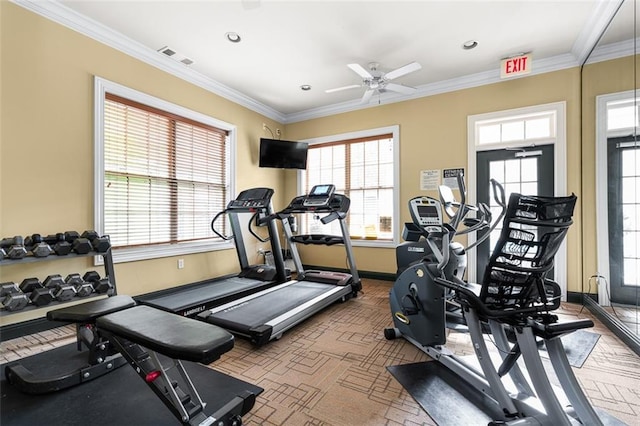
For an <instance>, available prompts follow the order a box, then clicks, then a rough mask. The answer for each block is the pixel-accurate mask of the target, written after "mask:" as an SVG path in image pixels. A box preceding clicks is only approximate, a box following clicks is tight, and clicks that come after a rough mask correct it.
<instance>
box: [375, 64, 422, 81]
mask: <svg viewBox="0 0 640 426" xmlns="http://www.w3.org/2000/svg"><path fill="white" fill-rule="evenodd" d="M419 69H422V65H420V64H419V63H417V62H411V63H410V64H407V65H405V66H403V67H400V68H397V69H395V70H393V71H389V72H388V73H386V74H385V75H384V79H385V80H393V79H394V78H398V77H402V76H403V75H407V74H409V73H411V72H414V71H418V70H419Z"/></svg>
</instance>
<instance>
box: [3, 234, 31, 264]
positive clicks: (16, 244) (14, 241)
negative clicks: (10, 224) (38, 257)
mask: <svg viewBox="0 0 640 426" xmlns="http://www.w3.org/2000/svg"><path fill="white" fill-rule="evenodd" d="M0 248H3V249H4V251H5V253H6V256H7V257H8V258H9V259H22V258H23V257H25V256H26V255H27V249H26V248H25V247H24V238H22V236H20V235H16V236H15V237H13V238H5V239H3V240H0Z"/></svg>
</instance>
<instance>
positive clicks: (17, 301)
mask: <svg viewBox="0 0 640 426" xmlns="http://www.w3.org/2000/svg"><path fill="white" fill-rule="evenodd" d="M0 300H2V306H3V307H4V309H6V310H7V311H19V310H20V309H23V308H24V307H25V306H27V305H28V304H29V298H28V297H27V295H26V294H24V293H23V292H21V291H20V288H18V285H17V284H16V283H13V282H6V283H2V284H0Z"/></svg>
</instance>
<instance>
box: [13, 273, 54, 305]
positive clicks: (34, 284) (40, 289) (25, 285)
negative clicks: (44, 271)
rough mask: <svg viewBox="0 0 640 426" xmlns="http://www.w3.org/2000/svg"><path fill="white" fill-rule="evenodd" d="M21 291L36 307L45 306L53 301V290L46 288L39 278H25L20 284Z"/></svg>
mask: <svg viewBox="0 0 640 426" xmlns="http://www.w3.org/2000/svg"><path fill="white" fill-rule="evenodd" d="M20 291H22V293H24V294H25V295H26V296H27V297H28V298H29V300H30V301H31V303H33V304H34V305H36V306H45V305H48V304H49V303H51V301H52V300H53V294H52V293H51V289H49V288H46V287H45V286H44V284H43V283H41V282H40V280H39V279H37V278H25V279H24V280H22V282H21V283H20Z"/></svg>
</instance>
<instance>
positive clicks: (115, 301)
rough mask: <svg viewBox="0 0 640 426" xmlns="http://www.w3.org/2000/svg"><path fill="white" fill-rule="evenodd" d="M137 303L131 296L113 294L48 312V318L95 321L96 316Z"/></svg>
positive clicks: (54, 319)
mask: <svg viewBox="0 0 640 426" xmlns="http://www.w3.org/2000/svg"><path fill="white" fill-rule="evenodd" d="M135 305H136V302H135V301H134V300H133V299H132V298H131V297H129V296H111V297H107V298H105V299H98V300H92V301H90V302H86V303H81V304H78V305H73V306H69V307H66V308H61V309H55V310H53V311H49V312H47V319H48V320H49V321H68V322H75V323H93V322H95V320H96V318H98V317H101V316H102V315H107V314H110V313H113V312H117V311H121V310H123V309H127V308H131V307H133V306H135Z"/></svg>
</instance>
